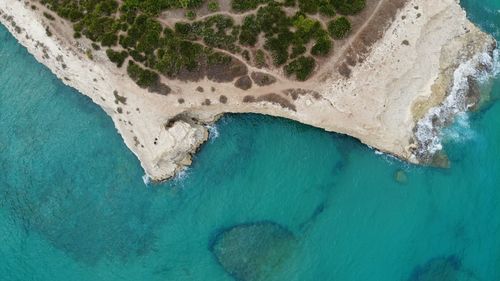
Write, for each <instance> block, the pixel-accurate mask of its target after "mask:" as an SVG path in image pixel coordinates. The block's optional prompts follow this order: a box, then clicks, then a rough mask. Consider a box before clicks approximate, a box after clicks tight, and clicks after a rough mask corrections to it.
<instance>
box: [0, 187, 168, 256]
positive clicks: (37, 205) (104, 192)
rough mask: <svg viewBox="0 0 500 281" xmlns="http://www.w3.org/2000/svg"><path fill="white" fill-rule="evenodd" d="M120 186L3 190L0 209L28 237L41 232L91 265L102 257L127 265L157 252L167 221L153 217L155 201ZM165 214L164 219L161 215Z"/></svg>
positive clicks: (50, 241) (52, 242) (47, 239)
mask: <svg viewBox="0 0 500 281" xmlns="http://www.w3.org/2000/svg"><path fill="white" fill-rule="evenodd" d="M127 193H128V190H127V191H125V190H119V188H116V187H114V188H108V189H106V188H102V189H100V190H98V189H95V190H92V189H88V190H86V189H81V188H75V187H73V186H69V185H68V186H63V187H52V186H49V187H40V186H39V185H30V186H23V188H15V187H13V186H9V185H6V186H3V187H2V188H0V207H2V209H7V210H8V211H9V212H10V213H11V214H12V216H11V217H12V218H13V219H14V220H15V223H16V224H18V225H19V226H20V227H21V228H22V229H23V230H24V232H25V233H26V235H29V234H30V233H37V234H38V235H40V236H41V237H43V238H44V239H45V240H46V241H48V242H49V243H51V244H52V245H53V246H54V247H55V248H57V249H59V250H61V251H63V252H65V253H66V254H67V255H68V256H70V257H72V258H73V259H75V260H77V261H79V262H83V263H85V264H87V265H95V264H96V263H98V262H99V261H100V260H101V259H102V258H108V259H113V258H118V259H120V260H122V261H126V260H128V259H130V258H134V257H137V256H142V255H145V254H148V253H150V252H151V251H153V250H154V249H153V244H154V243H155V241H156V237H155V234H154V233H155V229H156V226H157V225H158V224H160V223H161V222H162V221H163V218H160V217H154V216H152V215H151V208H150V204H151V202H149V201H147V200H142V199H144V198H140V197H141V195H140V192H139V191H138V192H137V193H138V194H137V197H134V196H131V195H130V194H127ZM161 216H163V215H161Z"/></svg>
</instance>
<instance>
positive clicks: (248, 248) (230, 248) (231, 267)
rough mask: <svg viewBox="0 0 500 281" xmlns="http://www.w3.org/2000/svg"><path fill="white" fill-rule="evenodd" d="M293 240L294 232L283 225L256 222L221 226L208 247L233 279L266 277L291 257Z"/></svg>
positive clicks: (244, 280)
mask: <svg viewBox="0 0 500 281" xmlns="http://www.w3.org/2000/svg"><path fill="white" fill-rule="evenodd" d="M295 244H296V239H295V237H294V235H293V233H292V232H291V231H290V230H288V229H286V228H284V227H283V226H281V225H279V224H277V223H274V222H256V223H248V224H240V225H236V226H233V227H230V228H227V229H223V230H221V231H220V232H218V233H217V235H216V236H215V238H214V240H213V241H212V243H211V245H210V251H211V252H212V253H213V255H214V256H215V258H216V259H217V261H218V263H219V264H220V265H221V266H222V267H223V268H224V270H225V271H226V272H227V273H228V274H229V275H231V276H232V277H234V278H235V279H236V280H242V281H253V280H266V279H267V278H266V276H269V274H271V273H272V272H273V271H275V270H277V269H279V267H280V266H281V265H282V264H283V262H284V261H286V260H287V259H288V258H289V257H290V255H291V254H292V251H293V249H294V247H295Z"/></svg>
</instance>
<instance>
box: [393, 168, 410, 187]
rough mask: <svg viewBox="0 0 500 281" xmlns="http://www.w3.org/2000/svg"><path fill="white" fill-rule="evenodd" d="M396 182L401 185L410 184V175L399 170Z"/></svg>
mask: <svg viewBox="0 0 500 281" xmlns="http://www.w3.org/2000/svg"><path fill="white" fill-rule="evenodd" d="M394 180H395V181H396V182H397V183H400V184H406V183H407V182H408V175H407V174H406V172H405V171H403V170H397V171H396V172H395V173H394Z"/></svg>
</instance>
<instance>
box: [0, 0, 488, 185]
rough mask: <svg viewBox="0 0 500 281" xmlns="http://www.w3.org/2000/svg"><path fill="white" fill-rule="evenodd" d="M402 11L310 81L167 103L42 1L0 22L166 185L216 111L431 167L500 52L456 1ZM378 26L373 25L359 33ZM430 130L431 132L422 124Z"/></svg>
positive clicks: (426, 0) (7, 5)
mask: <svg viewBox="0 0 500 281" xmlns="http://www.w3.org/2000/svg"><path fill="white" fill-rule="evenodd" d="M373 1H374V3H375V4H377V5H376V7H375V8H374V11H373V14H374V15H376V14H377V13H381V12H383V11H382V10H380V9H383V7H385V6H384V5H387V1H384V0H380V1H375V0H373ZM399 2H401V3H400V4H398V5H399V6H398V7H397V10H394V11H397V13H396V15H394V16H393V17H391V18H393V20H392V22H391V23H386V22H382V23H380V24H379V26H378V32H380V34H378V35H377V36H378V37H379V39H378V40H377V41H376V42H374V43H370V47H369V49H363V48H361V49H362V50H360V52H359V53H358V52H356V51H353V50H355V48H352V47H353V46H355V45H356V44H358V43H359V42H363V40H368V41H369V38H366V39H364V37H363V36H365V35H366V34H365V33H366V30H365V28H366V27H365V26H364V25H363V26H361V27H360V30H359V32H357V33H356V34H355V35H353V38H352V39H350V40H349V41H347V42H345V46H346V47H345V48H344V49H343V50H345V51H344V52H342V50H340V52H339V55H338V56H337V57H335V56H334V57H333V58H332V59H331V60H330V61H326V62H324V66H323V69H324V71H320V72H319V73H317V75H316V76H315V77H314V79H311V81H307V82H298V81H291V80H290V81H289V80H286V78H285V77H284V76H283V75H281V74H280V73H268V74H269V75H271V74H272V76H273V78H274V79H275V80H276V81H273V83H270V84H269V83H267V84H266V83H263V84H262V85H258V86H254V87H252V88H247V87H246V86H245V87H244V88H247V89H242V88H237V87H235V86H234V85H233V83H217V82H214V81H209V80H207V79H205V80H202V81H200V82H197V83H186V82H182V81H168V82H169V84H168V85H169V87H170V91H169V93H168V94H166V95H160V94H155V93H151V92H149V91H148V90H147V89H143V88H140V87H138V86H137V85H136V84H135V83H134V82H133V81H132V80H131V79H130V78H129V77H128V76H127V75H126V73H125V72H124V70H123V69H118V68H116V67H115V65H114V64H112V63H111V62H109V60H108V59H107V57H106V55H105V52H104V51H92V53H91V54H89V51H88V50H91V42H90V41H89V40H87V39H85V38H81V39H78V40H76V39H74V38H73V36H72V32H71V26H70V23H68V22H66V21H64V20H61V19H59V18H58V19H56V20H55V21H49V20H47V19H46V18H45V17H44V16H43V11H44V10H43V7H41V6H40V5H37V6H35V9H33V8H32V6H34V5H33V3H35V4H37V2H23V1H18V0H4V1H1V3H0V22H1V23H2V24H3V25H5V26H6V27H7V28H8V29H9V31H10V32H11V33H12V34H13V35H14V36H15V37H16V38H17V40H18V41H19V42H20V43H21V44H22V45H24V46H25V47H26V48H27V49H28V51H29V52H30V53H31V54H33V55H34V57H35V58H36V59H37V60H38V61H39V62H40V63H43V64H44V65H46V66H47V67H48V68H49V69H50V70H51V71H52V72H53V73H54V74H55V75H57V76H58V77H59V78H60V79H61V81H63V83H65V84H66V85H69V86H71V87H74V88H75V89H77V90H78V91H80V92H81V93H83V94H85V95H86V96H88V97H90V98H91V99H92V100H93V102H95V103H96V104H98V105H99V106H101V107H102V108H103V110H104V111H105V112H106V113H107V114H108V115H109V116H110V117H111V118H112V119H113V122H114V124H115V126H116V128H117V130H118V132H119V133H120V134H121V136H122V137H123V139H124V141H125V143H126V145H127V146H128V147H129V148H130V149H131V150H132V151H133V152H134V154H135V155H136V156H137V157H138V158H139V160H140V162H141V165H142V167H143V168H144V170H145V172H146V174H147V175H148V177H149V178H150V179H151V180H153V181H162V180H166V179H168V178H170V177H172V176H174V175H175V174H176V173H178V172H179V171H181V170H182V169H183V168H184V167H186V166H188V165H190V164H191V159H192V154H194V153H195V152H196V150H197V149H198V148H199V147H200V145H201V144H202V143H204V142H205V141H206V140H207V138H208V130H207V128H206V125H208V124H212V123H213V122H215V120H216V119H217V118H218V117H219V116H221V114H223V113H259V114H268V115H272V116H278V117H284V118H289V119H292V120H296V121H298V122H301V123H305V124H309V125H312V126H315V127H319V128H323V129H325V130H327V131H332V132H337V133H342V134H348V135H350V136H353V137H355V138H358V139H359V140H360V141H362V142H363V143H365V144H367V145H369V146H371V147H374V148H375V149H377V150H380V151H382V152H386V153H390V154H392V155H395V156H397V157H399V158H401V159H405V160H408V161H410V162H413V163H428V162H429V161H428V160H429V159H432V157H433V155H435V154H436V153H437V151H438V150H439V149H437V150H433V148H432V145H434V146H435V147H436V141H434V140H435V139H437V142H439V131H440V128H441V127H442V126H441V125H440V124H446V123H447V122H448V121H446V120H448V119H449V118H452V117H453V116H455V115H456V114H458V113H459V112H461V111H463V110H466V109H467V108H468V107H469V106H470V105H469V102H470V99H464V98H462V99H461V100H460V103H457V104H461V105H460V106H458V107H456V108H457V109H458V110H451V111H447V110H444V109H446V108H450V106H449V101H448V100H449V99H451V98H454V97H457V96H460V97H464V96H467V89H468V83H466V84H464V83H463V81H467V82H469V81H473V80H475V79H479V77H480V76H481V75H484V73H489V72H491V71H492V68H493V65H494V55H493V54H494V52H493V51H494V49H495V48H496V44H495V41H494V39H493V38H492V37H491V36H489V35H487V34H485V33H483V32H482V31H480V30H479V29H478V28H477V27H475V26H474V25H473V24H472V23H470V22H469V21H468V20H467V18H466V16H465V12H464V11H463V10H462V8H461V7H460V5H459V4H458V3H457V2H456V1H455V0H440V1H431V0H412V1H406V2H404V3H403V1H399ZM399 2H398V3H399ZM375 4H374V5H375ZM372 21H373V22H372ZM374 22H375V23H376V22H377V16H373V17H370V18H369V19H367V24H366V25H370V24H369V23H374ZM371 28H372V29H373V26H372V27H371ZM363 31H365V32H363ZM368 41H366V42H368ZM361 51H362V52H361ZM339 56H340V57H339ZM353 62H354V63H353ZM464 65H467V69H464ZM346 68H347V69H348V70H349V71H348V75H345V73H346ZM465 70H467V71H465ZM250 71H253V72H254V73H255V72H257V70H256V69H250ZM259 72H262V73H263V74H266V72H265V71H262V70H259ZM457 73H458V74H461V75H458V74H457ZM261 75H262V74H261ZM254 76H255V75H254ZM346 76H348V77H346ZM243 85H244V84H243ZM450 97H451V98H450ZM181 101H182V102H181ZM443 110H444V111H446V113H445V114H441V113H439V112H438V111H443ZM436 116H437V117H436ZM436 120H439V122H437V121H436ZM429 122H430V124H431V127H429V126H423V125H422V124H429ZM433 123H434V124H433ZM434 125H436V126H434ZM422 132H425V133H422ZM424 135H426V136H427V137H425V138H424V137H422V136H424ZM437 147H438V148H439V146H437Z"/></svg>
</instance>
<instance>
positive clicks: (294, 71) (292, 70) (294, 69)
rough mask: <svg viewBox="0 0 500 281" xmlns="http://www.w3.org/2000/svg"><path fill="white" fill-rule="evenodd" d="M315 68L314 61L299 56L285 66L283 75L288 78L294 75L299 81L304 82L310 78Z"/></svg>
mask: <svg viewBox="0 0 500 281" xmlns="http://www.w3.org/2000/svg"><path fill="white" fill-rule="evenodd" d="M315 66H316V61H315V60H314V59H313V58H311V57H305V56H301V57H299V58H297V59H296V60H293V61H292V62H290V63H289V64H288V65H287V66H285V73H286V74H287V75H288V76H290V75H295V77H296V78H297V80H299V81H305V80H307V79H308V78H309V77H310V76H311V74H312V72H313V71H314V67H315Z"/></svg>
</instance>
